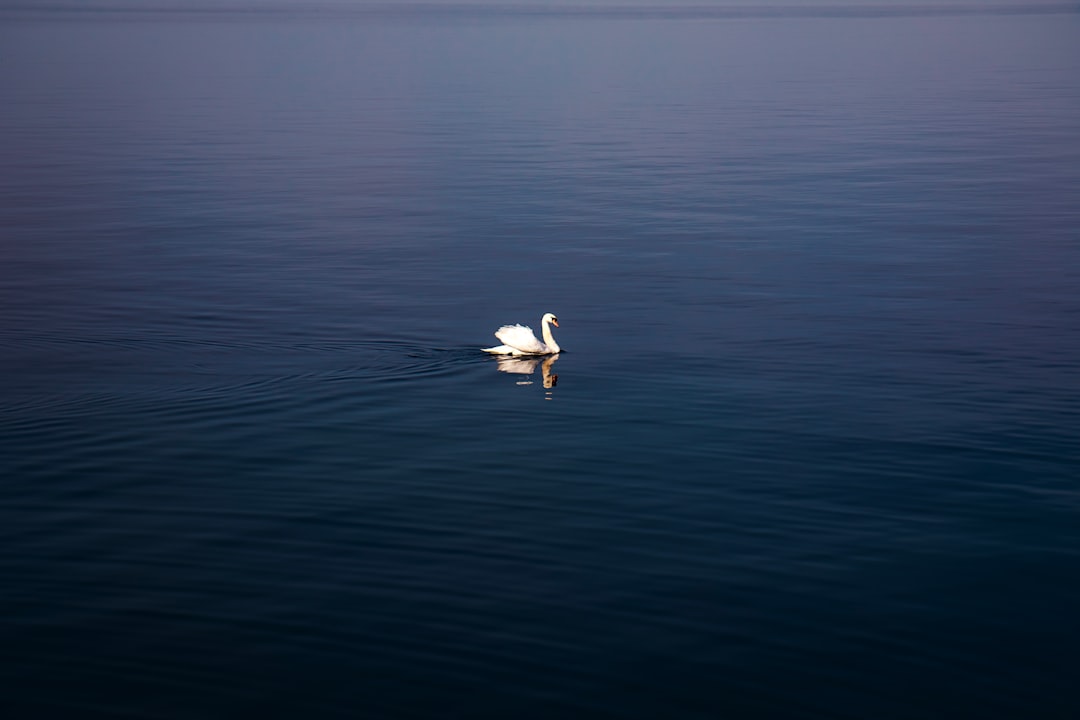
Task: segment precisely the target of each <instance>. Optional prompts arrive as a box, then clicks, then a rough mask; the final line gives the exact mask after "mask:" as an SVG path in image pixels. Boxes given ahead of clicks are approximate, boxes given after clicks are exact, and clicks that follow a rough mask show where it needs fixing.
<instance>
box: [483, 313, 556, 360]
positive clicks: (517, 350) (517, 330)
mask: <svg viewBox="0 0 1080 720" xmlns="http://www.w3.org/2000/svg"><path fill="white" fill-rule="evenodd" d="M540 325H541V327H542V328H543V333H544V340H543V342H541V341H540V340H539V339H538V338H537V337H536V335H533V331H532V328H530V327H526V326H525V325H503V326H502V327H501V328H499V329H498V330H496V331H495V337H497V338H499V339H500V340H502V341H503V344H502V345H496V346H495V347H489V348H483V350H484V352H486V353H491V354H492V355H553V354H555V353H557V352H559V351H560V350H562V348H560V347H559V343H557V342H555V338H553V337H552V336H551V325H554V326H555V327H559V319H558V318H557V317H555V314H554V313H544V317H542V318H540Z"/></svg>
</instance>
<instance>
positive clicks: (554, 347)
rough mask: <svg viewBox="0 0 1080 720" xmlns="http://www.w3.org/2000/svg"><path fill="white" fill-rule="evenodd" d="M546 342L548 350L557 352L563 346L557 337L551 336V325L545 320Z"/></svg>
mask: <svg viewBox="0 0 1080 720" xmlns="http://www.w3.org/2000/svg"><path fill="white" fill-rule="evenodd" d="M544 344H545V345H547V348H548V352H552V353H557V352H559V350H561V348H560V347H559V343H557V342H555V338H553V337H552V336H551V325H550V324H549V323H548V322H547V321H546V320H545V321H544Z"/></svg>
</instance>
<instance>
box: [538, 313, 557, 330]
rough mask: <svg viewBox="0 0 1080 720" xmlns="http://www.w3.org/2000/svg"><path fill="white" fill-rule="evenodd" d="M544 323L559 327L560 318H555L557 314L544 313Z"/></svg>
mask: <svg viewBox="0 0 1080 720" xmlns="http://www.w3.org/2000/svg"><path fill="white" fill-rule="evenodd" d="M542 322H546V323H551V324H552V325H554V326H555V327H559V318H557V317H555V313H544V317H543V319H542Z"/></svg>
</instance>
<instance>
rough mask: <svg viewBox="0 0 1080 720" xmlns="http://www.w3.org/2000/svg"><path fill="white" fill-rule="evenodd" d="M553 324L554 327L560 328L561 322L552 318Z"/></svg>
mask: <svg viewBox="0 0 1080 720" xmlns="http://www.w3.org/2000/svg"><path fill="white" fill-rule="evenodd" d="M551 324H552V325H554V326H555V327H559V321H558V320H556V319H555V318H551Z"/></svg>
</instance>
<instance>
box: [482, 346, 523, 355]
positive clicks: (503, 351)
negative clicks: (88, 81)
mask: <svg viewBox="0 0 1080 720" xmlns="http://www.w3.org/2000/svg"><path fill="white" fill-rule="evenodd" d="M480 349H481V350H483V351H484V352H486V353H491V354H492V355H521V351H520V350H518V349H517V348H512V347H510V346H509V345H496V346H495V347H489V348H480Z"/></svg>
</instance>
